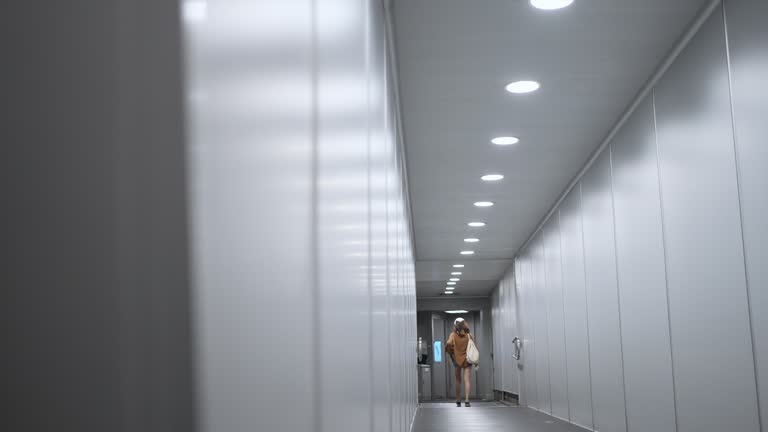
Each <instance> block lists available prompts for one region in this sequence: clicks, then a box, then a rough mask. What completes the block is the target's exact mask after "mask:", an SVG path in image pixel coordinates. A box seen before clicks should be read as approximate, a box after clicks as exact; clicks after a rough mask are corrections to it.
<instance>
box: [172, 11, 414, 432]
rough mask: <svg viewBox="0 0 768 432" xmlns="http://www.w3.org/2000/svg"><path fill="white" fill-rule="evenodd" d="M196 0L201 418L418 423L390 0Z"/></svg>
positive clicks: (371, 426) (277, 425) (221, 422)
mask: <svg viewBox="0 0 768 432" xmlns="http://www.w3.org/2000/svg"><path fill="white" fill-rule="evenodd" d="M184 7H185V12H186V13H185V29H186V47H187V62H188V67H187V70H188V88H187V90H188V91H187V96H188V120H189V121H188V126H189V129H188V131H189V138H190V143H191V144H190V160H189V166H190V176H191V200H192V213H193V221H192V222H193V223H192V235H193V239H192V240H193V246H194V255H193V259H194V264H195V265H194V268H195V273H194V276H195V279H194V282H195V305H196V309H195V332H196V336H197V347H196V348H197V352H198V365H197V366H198V367H197V377H198V400H199V404H198V406H199V408H198V412H199V415H200V431H207V432H236V431H237V432H239V431H253V430H264V431H326V432H337V431H364V430H365V431H386V432H390V431H407V430H409V427H410V423H411V420H412V418H413V415H414V413H415V409H416V379H415V374H416V368H415V362H414V360H415V355H416V346H415V339H416V311H415V308H416V304H415V285H414V273H413V271H414V270H413V256H412V252H411V251H412V249H411V235H410V227H409V222H408V217H407V213H408V211H407V204H406V199H407V198H406V192H405V186H404V169H405V168H404V163H403V155H402V152H401V151H400V145H399V134H398V129H399V128H398V121H399V120H398V118H397V116H396V103H395V98H394V94H395V83H394V81H393V77H392V75H391V73H390V72H391V69H389V68H390V67H391V66H390V65H389V61H388V57H387V56H388V54H387V50H388V42H387V37H386V31H385V28H386V25H385V13H384V9H383V6H382V4H381V2H379V1H377V0H368V1H359V0H315V1H310V0H301V1H267V0H249V1H242V0H223V1H215V2H214V1H208V2H205V1H201V0H185V1H184ZM254 428H255V429H254Z"/></svg>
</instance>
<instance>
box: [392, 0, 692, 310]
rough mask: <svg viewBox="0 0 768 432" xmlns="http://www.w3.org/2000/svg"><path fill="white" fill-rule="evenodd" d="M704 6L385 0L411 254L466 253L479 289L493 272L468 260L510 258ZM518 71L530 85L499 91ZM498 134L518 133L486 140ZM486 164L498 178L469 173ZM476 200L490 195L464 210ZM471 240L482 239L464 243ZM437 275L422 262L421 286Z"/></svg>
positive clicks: (469, 285)
mask: <svg viewBox="0 0 768 432" xmlns="http://www.w3.org/2000/svg"><path fill="white" fill-rule="evenodd" d="M705 3H707V1H706V0H675V1H669V0H643V1H637V0H576V1H575V2H574V3H573V5H571V6H570V7H568V8H566V9H562V10H558V11H541V10H538V9H534V8H532V7H531V6H530V5H529V4H528V2H527V1H524V0H504V1H502V0H482V1H467V0H395V3H394V16H395V17H394V21H395V37H396V43H397V52H398V67H399V78H400V93H401V103H402V111H403V126H404V138H405V145H406V152H407V165H408V175H409V181H410V194H411V205H412V211H413V217H414V231H415V236H416V239H415V241H416V252H417V260H418V261H430V262H432V261H436V262H443V261H450V260H457V259H462V258H463V259H464V260H467V259H466V258H464V257H462V256H461V255H459V251H461V250H464V249H473V250H475V251H476V254H475V255H474V256H473V257H472V258H471V262H472V264H471V266H470V265H468V266H467V267H466V269H467V272H469V271H470V270H471V271H472V273H471V278H468V279H466V281H465V280H462V285H461V286H464V284H466V285H465V286H466V292H472V293H473V294H480V295H487V294H488V293H489V292H490V290H491V289H492V287H493V285H494V284H493V283H492V282H493V281H495V280H497V279H498V278H499V277H500V275H501V273H500V272H499V271H498V268H496V267H494V266H493V265H491V266H489V268H485V267H481V264H480V263H481V262H484V261H485V260H491V261H494V262H505V263H511V262H510V261H509V260H510V259H511V258H513V256H514V253H515V251H516V250H517V249H518V248H519V247H520V246H521V245H522V243H523V242H524V241H525V239H526V238H527V236H528V235H529V234H530V233H531V232H532V231H533V229H535V227H536V225H537V223H538V222H539V220H540V219H541V218H542V217H543V216H544V214H545V212H546V211H547V210H548V208H549V207H550V206H551V205H552V203H553V202H554V201H555V200H556V199H557V197H558V196H559V194H560V193H561V192H562V190H563V189H564V188H565V187H566V186H567V185H568V183H569V182H570V180H571V179H572V178H573V177H574V176H575V175H576V173H577V172H578V171H579V169H580V168H581V167H582V166H583V165H584V163H585V162H586V161H587V159H588V157H589V155H590V154H591V153H592V152H593V151H594V150H595V149H596V148H597V147H598V146H599V144H600V142H601V141H602V139H603V138H604V137H605V135H606V134H607V133H608V131H609V130H610V128H611V126H612V125H613V124H614V123H615V122H616V121H617V119H618V118H619V116H620V115H621V114H622V112H623V110H624V109H625V107H626V106H628V105H629V103H630V102H631V101H632V98H633V97H634V95H635V94H636V93H637V92H638V91H639V89H640V88H641V87H642V85H643V83H644V82H645V81H646V80H647V79H648V78H649V77H650V76H651V74H652V73H653V71H654V70H655V68H656V66H657V65H658V63H659V62H660V61H661V60H662V59H663V57H664V56H665V55H666V54H667V52H668V51H669V50H670V49H671V48H672V47H673V46H674V43H675V41H676V40H677V39H678V38H679V37H680V35H682V33H683V32H684V31H685V29H686V28H687V27H688V24H689V23H690V22H691V21H692V20H693V19H694V18H695V17H696V15H697V13H698V12H699V10H700V9H701V8H702V7H703V6H704V5H705ZM518 79H536V80H538V81H540V82H541V84H542V87H541V89H540V90H539V91H537V92H535V93H531V94H526V95H512V94H510V93H507V92H505V91H504V86H505V85H506V84H507V83H509V82H511V81H515V80H518ZM499 135H513V136H517V137H519V138H520V139H521V142H520V143H519V144H516V145H513V146H505V147H500V146H494V145H492V144H490V143H489V141H490V139H491V138H492V137H494V136H499ZM492 172H493V173H501V174H504V175H505V178H504V179H503V180H502V181H500V182H496V183H485V182H482V181H481V180H480V176H481V175H483V174H487V173H492ZM480 200H489V201H493V202H495V203H496V205H495V206H493V207H491V208H483V209H481V208H475V207H473V206H472V203H473V202H474V201H480ZM470 220H479V221H483V222H486V223H487V226H486V227H485V228H481V229H471V228H469V227H467V225H466V223H467V222H469V221H470ZM470 236H471V237H477V238H479V239H480V242H479V243H476V244H474V245H472V246H471V247H470V246H468V245H467V244H466V243H464V242H463V241H462V239H463V238H465V237H470ZM430 266H431V265H430ZM430 266H427V267H429V268H431V269H434V267H433V266H432V267H430ZM418 267H424V265H423V264H421V263H419V262H417V268H418ZM447 277H448V274H447V273H444V272H443V271H432V270H431V273H430V274H429V276H428V277H426V278H420V279H419V282H418V293H419V295H422V294H421V293H426V292H431V291H430V290H433V288H432V284H431V282H434V283H435V285H440V283H441V282H442V281H444V280H446V279H447ZM487 281H491V283H487ZM475 282H477V283H475ZM461 286H460V287H461ZM427 287H428V288H427ZM457 291H458V290H457Z"/></svg>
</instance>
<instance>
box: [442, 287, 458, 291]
mask: <svg viewBox="0 0 768 432" xmlns="http://www.w3.org/2000/svg"><path fill="white" fill-rule="evenodd" d="M455 289H456V287H455V286H447V287H445V290H446V291H453V290H455Z"/></svg>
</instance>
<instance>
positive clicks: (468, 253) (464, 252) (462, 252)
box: [459, 251, 475, 255]
mask: <svg viewBox="0 0 768 432" xmlns="http://www.w3.org/2000/svg"><path fill="white" fill-rule="evenodd" d="M459 253H460V254H462V255H474V254H475V251H461V252H459Z"/></svg>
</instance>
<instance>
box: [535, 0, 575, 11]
mask: <svg viewBox="0 0 768 432" xmlns="http://www.w3.org/2000/svg"><path fill="white" fill-rule="evenodd" d="M572 3H573V0H531V6H533V7H535V8H537V9H544V10H555V9H562V8H564V7H568V6H570V5H571V4H572Z"/></svg>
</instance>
